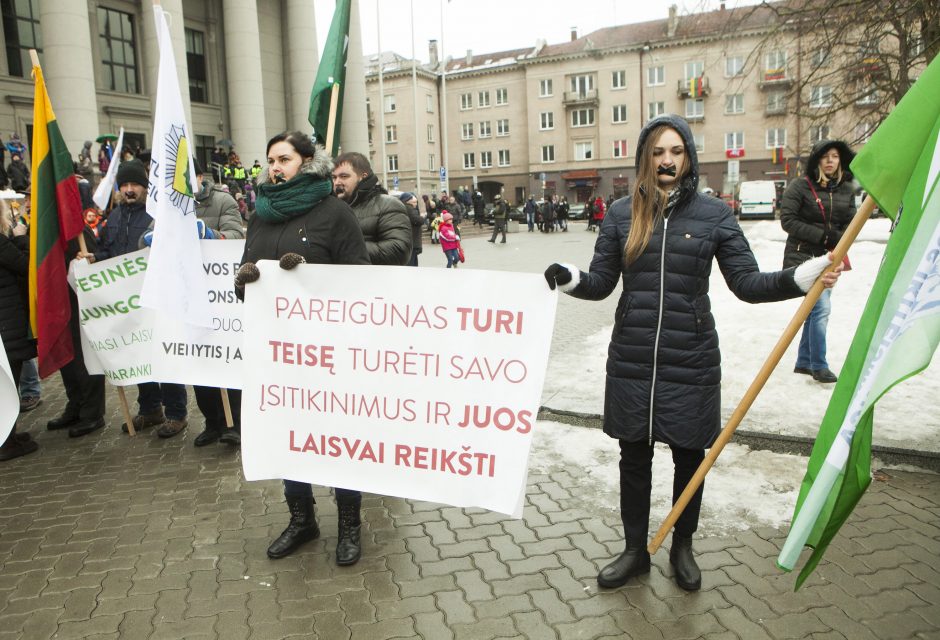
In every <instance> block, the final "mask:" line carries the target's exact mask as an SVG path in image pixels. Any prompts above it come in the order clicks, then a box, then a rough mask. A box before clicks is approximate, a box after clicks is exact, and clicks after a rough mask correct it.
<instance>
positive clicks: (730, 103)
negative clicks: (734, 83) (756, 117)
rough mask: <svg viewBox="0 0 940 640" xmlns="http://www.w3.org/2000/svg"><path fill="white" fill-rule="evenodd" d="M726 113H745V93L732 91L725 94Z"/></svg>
mask: <svg viewBox="0 0 940 640" xmlns="http://www.w3.org/2000/svg"><path fill="white" fill-rule="evenodd" d="M725 113H727V114H732V113H744V94H743V93H732V94H731V95H729V96H725Z"/></svg>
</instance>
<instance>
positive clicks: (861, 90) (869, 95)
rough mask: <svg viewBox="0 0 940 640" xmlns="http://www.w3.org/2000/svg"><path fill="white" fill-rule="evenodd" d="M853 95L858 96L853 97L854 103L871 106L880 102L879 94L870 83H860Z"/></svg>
mask: <svg viewBox="0 0 940 640" xmlns="http://www.w3.org/2000/svg"><path fill="white" fill-rule="evenodd" d="M855 95H856V96H858V97H857V98H856V99H855V104H858V105H863V106H873V105H876V104H878V103H879V102H881V94H880V93H879V92H878V89H876V88H875V87H874V85H871V84H869V85H865V86H862V85H861V84H860V85H859V86H858V88H857V93H856V94H855Z"/></svg>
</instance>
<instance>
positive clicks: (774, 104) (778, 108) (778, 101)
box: [767, 91, 787, 113]
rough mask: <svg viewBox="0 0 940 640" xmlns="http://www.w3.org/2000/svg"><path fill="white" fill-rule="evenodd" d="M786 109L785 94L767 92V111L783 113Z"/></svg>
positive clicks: (781, 92)
mask: <svg viewBox="0 0 940 640" xmlns="http://www.w3.org/2000/svg"><path fill="white" fill-rule="evenodd" d="M786 110H787V94H786V93H784V92H783V91H774V92H773V93H768V94H767V113H784V112H786Z"/></svg>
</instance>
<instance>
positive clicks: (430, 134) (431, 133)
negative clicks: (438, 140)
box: [428, 124, 434, 142]
mask: <svg viewBox="0 0 940 640" xmlns="http://www.w3.org/2000/svg"><path fill="white" fill-rule="evenodd" d="M428 142H434V125H433V124H429V125H428Z"/></svg>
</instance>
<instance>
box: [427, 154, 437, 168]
mask: <svg viewBox="0 0 940 640" xmlns="http://www.w3.org/2000/svg"><path fill="white" fill-rule="evenodd" d="M428 171H437V161H436V159H435V158H434V154H433V153H429V154H428Z"/></svg>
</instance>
